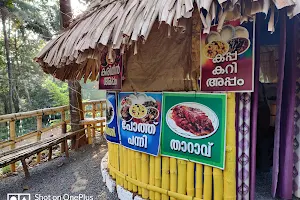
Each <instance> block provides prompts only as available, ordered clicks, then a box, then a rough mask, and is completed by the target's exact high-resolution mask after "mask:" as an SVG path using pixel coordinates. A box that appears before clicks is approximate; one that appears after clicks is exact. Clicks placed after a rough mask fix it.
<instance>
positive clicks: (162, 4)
mask: <svg viewBox="0 0 300 200" xmlns="http://www.w3.org/2000/svg"><path fill="white" fill-rule="evenodd" d="M299 1H300V0H296V1H295V0H286V1H285V2H284V3H278V2H279V1H278V2H277V1H275V0H274V1H271V0H253V1H252V0H231V1H228V0H218V1H217V0H94V1H93V2H92V3H91V5H90V6H89V8H88V9H87V11H86V12H84V13H83V14H81V15H80V16H78V17H77V18H76V19H74V20H73V22H72V23H71V25H70V27H69V28H67V29H66V30H64V31H63V32H62V33H61V34H60V35H58V37H57V38H55V39H53V40H51V41H50V42H49V43H48V44H47V45H46V46H45V47H44V48H43V49H42V50H41V52H40V53H39V54H38V55H37V56H36V57H35V60H36V61H37V62H38V63H39V64H40V65H41V66H42V68H43V70H44V71H45V72H46V73H49V74H53V75H54V76H55V77H56V78H58V79H61V80H66V79H70V80H71V79H81V78H84V79H85V80H87V79H96V76H97V75H96V74H94V73H98V65H99V60H100V58H101V52H102V50H103V48H104V47H107V48H108V49H109V50H110V51H111V50H112V49H121V52H122V53H124V52H125V50H126V49H128V48H127V47H128V46H130V45H131V44H135V46H134V48H133V49H134V53H135V54H136V53H137V52H138V48H137V47H138V46H137V40H142V41H146V40H147V38H148V36H149V34H150V31H151V29H152V26H153V24H154V22H155V21H156V20H158V22H159V23H162V22H164V23H166V24H167V25H168V26H169V27H172V26H173V27H174V28H175V29H178V28H183V31H184V27H185V25H184V22H183V23H181V22H180V21H181V19H182V18H190V17H192V13H193V10H194V9H198V10H199V13H200V15H199V21H201V22H202V24H203V27H204V29H203V31H204V32H206V33H208V32H209V31H210V25H211V22H212V21H213V20H215V19H217V20H218V21H219V27H218V29H219V30H220V29H221V28H222V25H223V23H224V21H226V20H228V19H232V18H240V19H241V21H242V22H244V21H248V20H251V19H252V18H253V16H254V15H255V14H256V13H259V12H262V13H265V14H268V12H269V10H270V12H274V9H273V8H274V7H275V6H276V7H277V8H278V9H281V8H283V7H287V11H288V12H287V15H288V16H289V17H290V18H291V17H293V16H295V15H297V14H298V13H299V12H300V11H299V10H300V8H299V6H300V5H298V4H300V2H299ZM195 6H196V7H195ZM218 7H219V8H221V9H217V8H218ZM269 8H272V9H269ZM204 10H205V13H206V15H204V14H203V13H202V11H204ZM217 11H218V12H217ZM269 27H271V28H269V30H270V31H274V28H273V27H274V19H272V18H270V22H269Z"/></svg>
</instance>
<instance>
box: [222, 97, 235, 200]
mask: <svg viewBox="0 0 300 200" xmlns="http://www.w3.org/2000/svg"><path fill="white" fill-rule="evenodd" d="M226 127H227V130H226V158H225V166H226V167H225V170H224V171H223V174H224V199H225V200H234V199H236V180H235V167H236V166H235V164H236V163H235V161H236V149H235V147H236V144H235V142H236V141H235V94H234V93H228V96H227V126H226Z"/></svg>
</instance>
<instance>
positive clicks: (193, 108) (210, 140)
mask: <svg viewBox="0 0 300 200" xmlns="http://www.w3.org/2000/svg"><path fill="white" fill-rule="evenodd" d="M226 101H227V99H226V94H200V93H187V92H181V93H175V92H174V93H171V92H168V93H163V114H162V115H163V122H162V139H161V140H162V144H161V154H162V155H164V156H169V157H174V158H180V159H185V160H189V161H193V162H197V163H201V164H204V165H209V166H212V167H217V168H220V169H224V162H225V146H226V143H225V139H226V107H227V104H226Z"/></svg>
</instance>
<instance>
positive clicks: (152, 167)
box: [149, 156, 155, 200]
mask: <svg viewBox="0 0 300 200" xmlns="http://www.w3.org/2000/svg"><path fill="white" fill-rule="evenodd" d="M149 170H150V172H149V185H151V186H154V184H155V175H154V174H155V171H154V170H155V157H154V156H150V169H149ZM149 198H150V199H151V200H152V199H154V198H155V197H154V192H153V191H152V190H150V192H149Z"/></svg>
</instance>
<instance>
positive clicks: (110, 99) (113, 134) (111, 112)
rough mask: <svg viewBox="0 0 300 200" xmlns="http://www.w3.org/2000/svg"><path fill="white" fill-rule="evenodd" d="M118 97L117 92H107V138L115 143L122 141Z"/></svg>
mask: <svg viewBox="0 0 300 200" xmlns="http://www.w3.org/2000/svg"><path fill="white" fill-rule="evenodd" d="M117 97H118V96H117V93H116V92H107V94H106V126H105V138H106V139H107V140H108V141H109V142H113V143H120V137H119V130H118V129H119V127H118V118H117V110H118V109H117Z"/></svg>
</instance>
